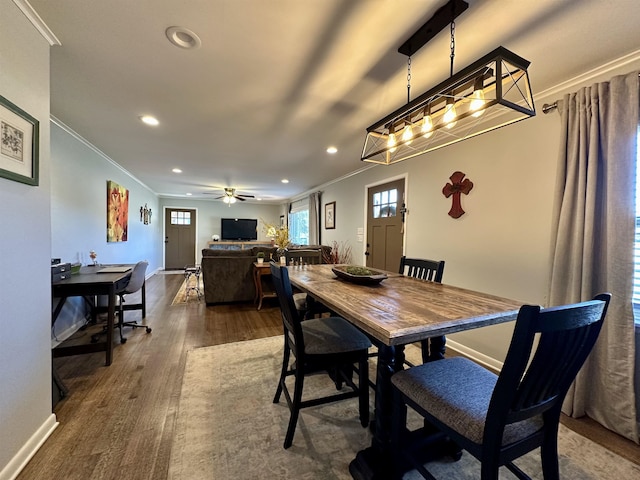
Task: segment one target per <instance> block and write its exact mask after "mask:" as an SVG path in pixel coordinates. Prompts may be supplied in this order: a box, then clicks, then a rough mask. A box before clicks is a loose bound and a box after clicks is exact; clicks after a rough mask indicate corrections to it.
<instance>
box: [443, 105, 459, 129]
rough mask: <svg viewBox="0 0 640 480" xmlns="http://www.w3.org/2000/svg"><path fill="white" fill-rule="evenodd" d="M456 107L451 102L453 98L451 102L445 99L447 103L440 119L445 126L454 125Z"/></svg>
mask: <svg viewBox="0 0 640 480" xmlns="http://www.w3.org/2000/svg"><path fill="white" fill-rule="evenodd" d="M456 116H457V113H456V107H455V105H454V104H453V100H452V101H451V102H449V101H447V105H446V106H445V107H444V115H443V116H442V121H443V122H444V123H445V126H446V127H447V128H453V127H455V126H456V123H458V122H456V121H455V120H456Z"/></svg>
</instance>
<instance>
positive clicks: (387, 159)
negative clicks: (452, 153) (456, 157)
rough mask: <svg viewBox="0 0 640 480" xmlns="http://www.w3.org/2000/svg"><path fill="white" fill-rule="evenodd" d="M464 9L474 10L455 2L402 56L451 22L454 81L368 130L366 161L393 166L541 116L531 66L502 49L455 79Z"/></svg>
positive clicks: (406, 46) (410, 102) (404, 48)
mask: <svg viewBox="0 0 640 480" xmlns="http://www.w3.org/2000/svg"><path fill="white" fill-rule="evenodd" d="M462 4H465V5H466V6H468V5H467V4H466V2H462V1H461V0H450V1H449V2H448V3H447V5H445V6H444V7H442V8H440V9H438V11H437V12H436V13H435V15H434V17H432V18H431V19H430V20H429V21H428V22H427V23H426V24H425V25H431V27H429V28H426V29H425V26H423V27H421V29H420V30H419V31H418V32H416V34H414V35H413V36H412V37H411V38H410V39H409V40H408V41H407V42H405V44H403V46H402V47H400V49H399V50H398V51H400V52H401V53H405V52H406V53H415V52H416V51H417V49H419V48H420V47H421V46H423V45H424V43H426V42H427V41H429V40H430V39H431V38H433V37H434V36H435V34H436V33H438V32H439V31H440V30H442V29H443V28H444V22H445V19H448V20H449V21H451V37H452V41H451V45H452V48H451V50H452V51H451V59H452V62H451V65H452V66H451V76H450V77H449V78H448V79H447V80H445V81H444V82H442V83H440V84H439V85H437V86H435V87H434V88H432V89H430V90H428V91H427V92H425V93H423V94H422V95H420V96H419V97H417V98H416V99H414V100H410V99H408V101H407V103H406V105H404V106H402V107H400V108H399V109H397V110H395V111H394V112H392V113H390V114H389V115H386V116H385V117H384V118H382V119H381V120H378V121H377V122H376V123H374V124H373V125H371V126H370V127H369V128H367V136H366V139H365V144H364V148H363V150H362V156H361V160H362V161H366V162H373V163H379V164H384V165H389V164H392V163H396V162H399V161H401V160H406V159H408V158H412V157H415V156H417V155H422V154H424V153H427V152H431V151H433V150H436V149H438V148H442V147H445V146H447V145H451V144H453V143H456V142H459V141H462V140H465V139H467V138H471V137H474V136H477V135H480V134H482V133H486V132H489V131H491V130H495V129H497V128H500V127H503V126H506V125H509V124H511V123H514V122H517V121H520V120H524V119H525V118H529V117H532V116H535V114H536V112H535V107H534V103H533V95H532V93H531V84H530V82H529V75H528V72H527V68H528V67H529V64H530V62H529V61H528V60H525V59H524V58H522V57H520V56H518V55H516V54H515V53H513V52H511V51H509V50H507V49H506V48H504V47H498V48H496V49H495V50H493V51H492V52H490V53H488V54H487V55H485V56H483V57H482V58H480V59H479V60H477V61H475V62H474V63H472V64H471V65H469V66H467V67H466V68H464V69H462V70H461V71H459V72H458V73H456V74H453V57H454V45H455V41H454V31H455V28H454V25H455V24H454V23H453V21H452V15H454V14H455V12H459V13H458V15H459V14H460V13H462V12H463V11H464V10H466V6H465V5H462ZM447 15H448V16H447ZM434 19H435V20H434ZM434 25H435V26H434ZM438 28H439V30H437V31H436V29H438ZM420 32H422V33H420ZM426 32H428V34H427V33H426ZM425 39H426V40H425ZM401 50H402V51H401ZM406 53H405V54H406Z"/></svg>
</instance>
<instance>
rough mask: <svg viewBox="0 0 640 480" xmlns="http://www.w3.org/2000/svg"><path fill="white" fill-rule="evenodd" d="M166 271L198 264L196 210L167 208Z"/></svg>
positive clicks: (165, 219)
mask: <svg viewBox="0 0 640 480" xmlns="http://www.w3.org/2000/svg"><path fill="white" fill-rule="evenodd" d="M164 225H165V227H164V230H165V237H164V269H165V270H183V269H184V267H185V266H187V265H194V264H195V263H196V210H192V209H187V208H166V209H165V214H164Z"/></svg>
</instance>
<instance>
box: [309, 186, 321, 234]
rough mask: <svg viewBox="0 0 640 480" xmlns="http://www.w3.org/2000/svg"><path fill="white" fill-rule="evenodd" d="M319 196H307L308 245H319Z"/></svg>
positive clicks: (316, 193)
mask: <svg viewBox="0 0 640 480" xmlns="http://www.w3.org/2000/svg"><path fill="white" fill-rule="evenodd" d="M320 195H321V193H320V192H315V193H312V194H311V195H309V245H320Z"/></svg>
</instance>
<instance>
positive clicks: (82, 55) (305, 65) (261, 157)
mask: <svg viewBox="0 0 640 480" xmlns="http://www.w3.org/2000/svg"><path fill="white" fill-rule="evenodd" d="M29 2H30V4H31V5H32V6H33V8H34V9H35V10H36V12H38V14H39V15H40V16H41V17H42V19H43V21H44V22H45V23H46V25H47V26H48V27H49V28H50V29H51V30H52V32H53V33H54V34H55V35H56V36H57V38H58V39H59V41H60V42H61V44H62V45H61V46H54V47H52V49H51V113H52V115H53V116H54V117H55V118H56V119H57V120H59V121H60V122H62V123H63V124H64V125H66V126H67V127H69V128H70V129H71V130H73V131H75V132H76V133H77V134H79V135H80V136H81V137H83V138H84V139H85V140H87V141H88V142H89V143H91V144H92V145H94V146H95V147H96V148H98V149H99V150H100V151H102V152H103V153H104V154H106V155H107V156H108V157H109V158H111V159H112V160H113V161H115V162H116V163H118V164H119V165H120V166H122V167H123V168H124V169H126V170H127V171H129V172H130V173H131V174H133V175H134V176H135V177H136V178H138V179H139V180H140V181H141V182H142V183H144V184H145V185H147V186H148V187H149V188H150V189H151V190H153V191H154V192H155V193H156V194H158V195H160V196H178V197H182V196H185V195H186V194H187V193H191V194H192V195H193V196H192V197H191V198H200V199H202V198H206V199H211V200H213V198H214V197H215V196H218V195H220V194H221V193H222V188H223V187H234V188H236V189H237V193H240V194H249V195H255V196H256V197H258V198H260V199H262V200H264V201H267V202H278V203H280V202H282V201H283V200H284V199H287V198H291V197H295V196H296V195H298V194H300V193H303V192H306V191H308V190H309V189H311V188H313V187H315V186H318V185H322V184H324V183H326V182H328V181H331V180H333V179H336V178H339V177H342V176H344V175H347V174H349V173H351V172H354V171H356V170H359V169H361V168H363V167H365V166H367V164H363V163H362V162H361V161H360V154H361V151H362V146H363V144H364V137H365V130H366V128H367V127H368V126H369V125H370V124H372V123H374V122H375V121H377V120H379V119H380V118H382V117H384V116H385V115H386V114H388V113H390V112H391V111H392V110H395V109H396V108H398V107H400V106H401V105H403V104H404V103H405V102H406V96H407V88H406V86H407V57H405V56H404V55H402V54H400V53H398V52H397V49H398V47H399V46H400V45H401V44H402V43H403V42H404V41H405V40H406V39H407V38H408V37H409V36H410V35H411V34H412V33H413V32H414V31H415V30H417V28H418V27H419V26H421V25H422V24H423V23H424V22H425V21H426V20H427V19H428V18H429V17H431V15H433V13H434V12H435V11H436V10H437V9H438V8H439V7H441V6H442V5H444V4H445V3H446V0H403V1H398V0H302V1H301V0H190V1H189V2H179V1H175V0H136V1H131V0H109V1H86V0H57V1H55V2H54V1H51V0H29ZM468 3H469V4H470V6H469V8H468V10H467V11H466V12H464V13H463V14H462V15H461V16H460V17H458V19H457V20H456V29H455V32H456V34H455V46H456V50H455V63H454V71H458V70H460V69H462V68H464V67H465V66H466V65H468V64H470V63H472V62H473V61H475V60H476V59H477V58H479V57H481V56H482V55H484V54H486V53H488V52H489V51H491V50H493V49H494V48H495V47H497V46H500V45H502V46H504V47H506V48H508V49H510V50H512V51H513V52H515V53H517V54H518V55H520V56H522V57H524V58H526V59H528V60H530V61H531V67H530V68H529V74H530V77H531V83H532V87H533V91H534V94H535V93H536V92H541V91H544V90H545V89H549V88H551V87H554V86H556V85H557V84H558V83H560V82H562V81H565V80H567V79H569V78H573V77H574V76H576V75H578V74H582V73H584V72H586V71H588V70H590V69H592V68H595V67H598V66H600V65H602V64H603V63H606V62H607V61H610V60H613V59H615V58H618V57H620V56H622V55H624V54H628V53H630V52H632V51H634V50H636V49H637V48H638V45H640V28H638V26H637V24H638V20H639V19H640V13H639V12H640V10H638V8H637V5H636V0H610V1H605V0H573V1H568V0H468ZM171 26H181V27H185V28H187V29H189V30H191V31H193V32H195V33H196V34H197V35H198V36H199V37H200V39H201V41H202V45H201V46H200V47H199V48H196V49H190V50H189V49H183V48H178V47H176V46H174V45H172V44H171V43H170V42H169V41H168V39H167V36H166V35H165V31H166V29H167V28H168V27H171ZM449 46H450V38H449V31H448V29H445V31H443V32H441V33H440V34H439V35H437V36H436V37H435V38H434V39H433V40H431V42H429V43H428V44H427V45H425V46H424V47H423V48H422V49H421V50H420V51H419V52H418V53H416V54H415V55H414V56H413V57H412V63H411V92H412V98H415V97H416V96H418V95H419V94H421V93H423V92H424V91H426V90H428V89H429V88H431V87H432V86H434V85H435V84H437V83H440V82H441V81H442V80H444V79H445V78H447V77H448V76H449V48H450V47H449ZM414 92H415V95H414ZM536 106H537V109H538V113H539V114H541V107H542V105H540V104H537V105H536ZM142 115H153V116H155V117H156V118H157V119H158V120H159V122H160V124H159V125H158V126H156V127H149V126H147V125H145V124H143V123H142V122H141V121H140V117H141V116H142ZM329 146H335V147H337V149H338V152H337V153H336V154H334V155H329V154H327V153H326V149H327V147H329ZM432 155H433V154H432ZM412 161H419V160H418V159H414V160H412ZM174 168H180V169H181V170H182V173H180V174H176V173H173V172H172V169H174ZM377 168H383V167H377ZM283 178H287V179H289V183H288V184H283V183H281V179H283ZM206 192H208V193H215V195H207V194H205V193H206ZM217 201H220V200H217Z"/></svg>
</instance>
